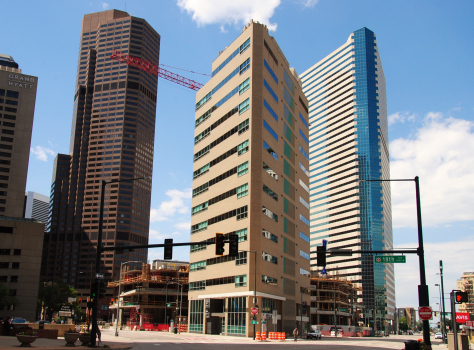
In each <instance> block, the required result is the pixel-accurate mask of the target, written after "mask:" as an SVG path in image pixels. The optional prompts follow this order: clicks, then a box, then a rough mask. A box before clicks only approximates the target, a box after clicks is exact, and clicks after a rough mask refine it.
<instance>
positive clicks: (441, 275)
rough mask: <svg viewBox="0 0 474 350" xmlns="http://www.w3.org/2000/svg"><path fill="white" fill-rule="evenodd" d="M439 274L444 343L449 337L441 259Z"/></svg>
mask: <svg viewBox="0 0 474 350" xmlns="http://www.w3.org/2000/svg"><path fill="white" fill-rule="evenodd" d="M439 276H440V278H441V299H442V300H440V302H441V301H442V302H443V330H442V333H443V343H444V344H448V337H447V334H446V307H445V304H444V281H443V260H440V261H439Z"/></svg>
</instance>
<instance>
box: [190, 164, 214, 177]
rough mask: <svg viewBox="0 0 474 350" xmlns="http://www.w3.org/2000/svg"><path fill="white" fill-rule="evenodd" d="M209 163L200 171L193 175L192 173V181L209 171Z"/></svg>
mask: <svg viewBox="0 0 474 350" xmlns="http://www.w3.org/2000/svg"><path fill="white" fill-rule="evenodd" d="M209 167H210V166H209V163H208V164H206V165H204V166H203V167H201V168H200V169H198V170H196V171H195V172H194V173H193V179H195V178H197V177H199V176H201V175H203V174H205V173H207V172H208V171H209Z"/></svg>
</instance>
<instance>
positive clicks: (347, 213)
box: [301, 28, 395, 330]
mask: <svg viewBox="0 0 474 350" xmlns="http://www.w3.org/2000/svg"><path fill="white" fill-rule="evenodd" d="M301 80H302V83H303V91H304V93H305V94H306V97H307V98H308V102H309V121H310V124H311V128H310V150H309V151H310V176H311V179H310V191H311V192H310V210H311V250H312V252H315V251H316V247H317V246H318V245H321V244H322V240H323V239H326V240H327V241H328V249H331V248H338V249H352V250H360V249H364V250H382V249H385V250H389V249H392V247H393V240H392V219H391V197H390V183H389V182H360V180H369V179H370V180H376V179H389V178H390V165H389V148H388V123H387V103H386V93H385V78H384V74H383V69H382V63H381V60H380V55H379V52H378V49H377V41H376V38H375V34H374V33H373V32H372V31H370V30H369V29H367V28H361V29H359V30H357V31H355V32H353V33H352V34H351V35H350V36H349V39H348V40H347V42H346V43H345V44H344V45H342V46H341V47H339V48H338V49H336V50H335V51H334V52H332V53H330V54H329V55H328V56H326V57H325V58H323V59H322V60H321V61H319V62H318V63H316V64H315V65H314V66H312V67H311V68H309V69H308V70H307V71H306V72H304V73H303V74H302V75H301ZM315 259H316V255H315V254H313V255H312V272H313V274H317V273H322V269H321V268H318V267H317V266H316V260H315ZM325 271H326V272H327V274H328V275H329V276H337V277H339V278H346V279H347V280H349V281H351V282H353V283H356V285H359V286H360V287H361V288H362V294H361V295H360V297H361V299H362V300H361V301H362V302H363V304H364V306H365V310H364V316H365V317H366V318H368V319H369V320H370V325H371V326H375V328H376V329H377V330H381V329H384V328H385V329H387V328H390V325H391V323H392V321H391V320H393V317H394V312H395V289H394V288H395V277H394V270H393V264H379V263H375V262H374V258H373V256H372V255H368V254H364V255H363V254H353V255H352V256H351V257H348V256H344V257H330V256H329V255H328V259H327V266H326V269H325ZM384 320H386V321H385V322H384ZM374 321H375V324H374Z"/></svg>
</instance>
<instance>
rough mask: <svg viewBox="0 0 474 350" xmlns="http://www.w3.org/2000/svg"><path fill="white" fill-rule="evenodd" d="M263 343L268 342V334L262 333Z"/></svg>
mask: <svg viewBox="0 0 474 350" xmlns="http://www.w3.org/2000/svg"><path fill="white" fill-rule="evenodd" d="M262 341H267V332H262Z"/></svg>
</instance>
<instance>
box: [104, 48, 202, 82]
mask: <svg viewBox="0 0 474 350" xmlns="http://www.w3.org/2000/svg"><path fill="white" fill-rule="evenodd" d="M110 58H111V59H113V60H117V61H119V62H122V63H126V64H128V65H129V66H132V67H136V68H138V69H141V70H142V71H145V72H148V73H151V74H154V75H157V76H159V77H160V78H163V79H166V80H169V81H172V82H174V83H176V84H179V85H182V86H184V87H187V88H189V89H192V90H194V91H198V90H199V89H200V88H202V87H203V84H201V83H198V82H196V81H194V80H191V79H188V78H185V77H183V76H181V75H179V74H176V73H173V72H170V71H168V70H166V69H163V68H160V67H158V66H157V65H155V64H153V63H152V62H149V61H147V60H144V59H141V58H138V57H133V56H130V55H127V54H124V53H123V52H120V51H117V50H114V51H113V52H112V55H111V56H110Z"/></svg>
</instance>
